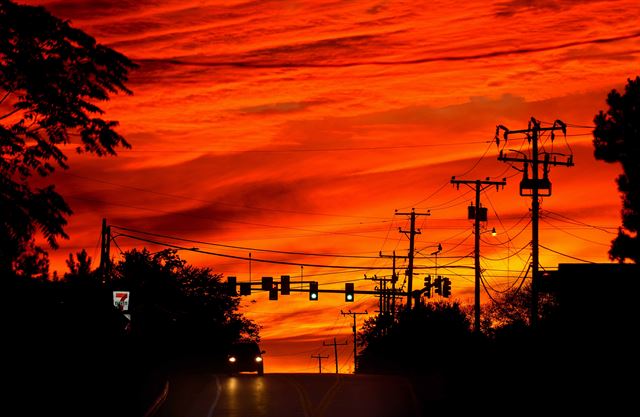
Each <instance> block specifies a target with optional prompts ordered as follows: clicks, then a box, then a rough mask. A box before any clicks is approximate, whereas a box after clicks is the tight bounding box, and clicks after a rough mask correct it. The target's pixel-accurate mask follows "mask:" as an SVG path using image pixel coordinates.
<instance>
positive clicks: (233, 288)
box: [227, 277, 238, 296]
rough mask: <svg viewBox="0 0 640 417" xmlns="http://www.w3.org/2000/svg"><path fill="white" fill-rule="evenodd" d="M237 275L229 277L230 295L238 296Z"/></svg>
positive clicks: (228, 289)
mask: <svg viewBox="0 0 640 417" xmlns="http://www.w3.org/2000/svg"><path fill="white" fill-rule="evenodd" d="M236 283H237V280H236V277H227V294H228V295H230V296H236V295H238V293H237V292H236Z"/></svg>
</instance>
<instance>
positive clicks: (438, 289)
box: [433, 275, 442, 295]
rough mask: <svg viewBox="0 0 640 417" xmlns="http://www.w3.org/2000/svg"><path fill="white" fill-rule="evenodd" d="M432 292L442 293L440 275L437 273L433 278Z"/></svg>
mask: <svg viewBox="0 0 640 417" xmlns="http://www.w3.org/2000/svg"><path fill="white" fill-rule="evenodd" d="M433 286H434V288H435V289H434V292H435V293H436V294H438V295H442V277H441V276H440V275H438V277H437V278H436V279H434V280H433Z"/></svg>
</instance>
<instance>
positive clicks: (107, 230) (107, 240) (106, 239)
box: [100, 218, 111, 284]
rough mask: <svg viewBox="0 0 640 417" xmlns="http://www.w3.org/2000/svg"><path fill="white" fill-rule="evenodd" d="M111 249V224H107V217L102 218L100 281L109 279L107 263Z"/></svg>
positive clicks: (104, 281) (105, 281)
mask: <svg viewBox="0 0 640 417" xmlns="http://www.w3.org/2000/svg"><path fill="white" fill-rule="evenodd" d="M110 249H111V226H108V225H107V219H106V218H104V219H102V231H101V232H100V274H101V275H102V282H103V283H104V284H106V283H107V282H108V281H109V263H110V256H111V254H110Z"/></svg>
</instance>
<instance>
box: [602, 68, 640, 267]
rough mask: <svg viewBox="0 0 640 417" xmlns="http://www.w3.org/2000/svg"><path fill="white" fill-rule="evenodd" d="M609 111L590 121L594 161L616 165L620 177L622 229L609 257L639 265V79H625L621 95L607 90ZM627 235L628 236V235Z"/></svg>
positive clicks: (613, 243) (619, 230)
mask: <svg viewBox="0 0 640 417" xmlns="http://www.w3.org/2000/svg"><path fill="white" fill-rule="evenodd" d="M607 104H608V105H609V109H608V110H607V112H606V113H605V112H603V111H600V113H598V114H597V115H596V117H595V119H594V123H595V125H596V127H595V129H594V131H593V137H594V139H593V145H594V147H595V157H596V159H601V160H604V161H606V162H609V163H613V162H620V164H621V165H622V170H623V173H622V174H621V175H620V176H618V178H617V179H616V182H617V184H618V190H619V191H620V192H621V193H622V195H623V200H622V227H621V228H619V229H618V236H617V237H616V238H615V239H614V240H613V241H612V242H611V249H610V250H609V257H610V258H611V259H612V260H618V261H619V262H624V261H625V259H630V260H632V261H633V262H635V263H638V262H640V237H639V236H638V231H640V76H639V77H636V78H635V80H631V79H629V80H628V82H627V85H626V86H625V92H624V94H620V93H619V92H618V91H616V90H615V89H614V90H611V92H610V93H609V95H608V96H607ZM628 232H630V233H628Z"/></svg>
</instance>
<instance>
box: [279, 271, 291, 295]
mask: <svg viewBox="0 0 640 417" xmlns="http://www.w3.org/2000/svg"><path fill="white" fill-rule="evenodd" d="M280 294H282V295H289V294H291V277H290V276H289V275H281V276H280Z"/></svg>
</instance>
